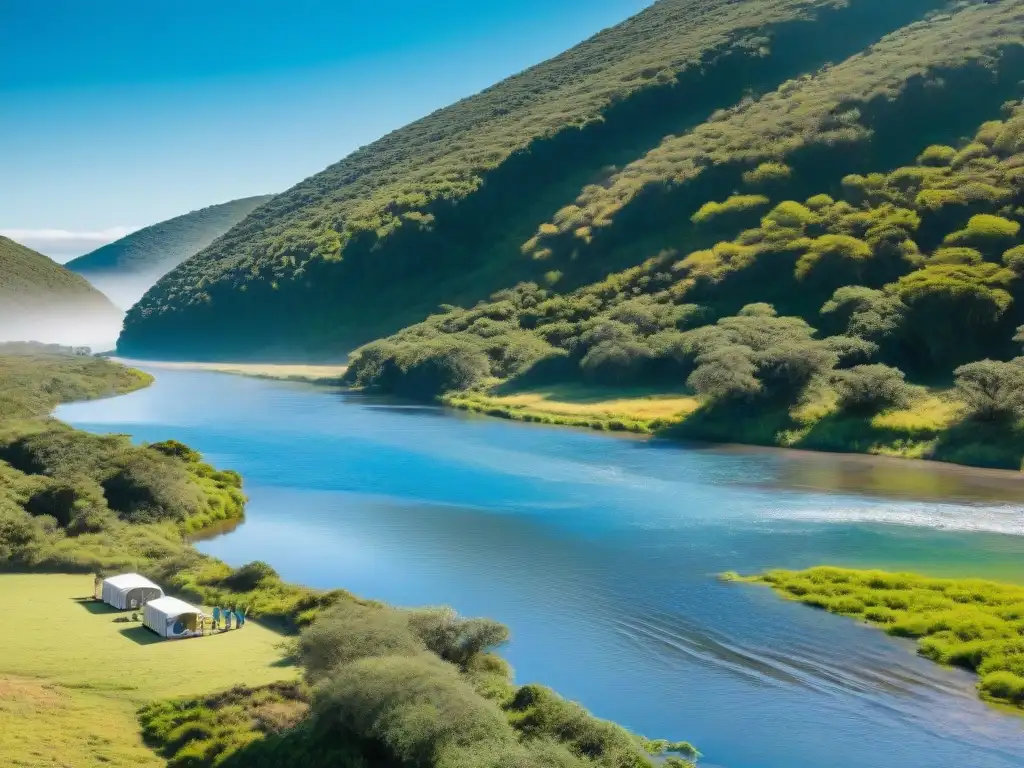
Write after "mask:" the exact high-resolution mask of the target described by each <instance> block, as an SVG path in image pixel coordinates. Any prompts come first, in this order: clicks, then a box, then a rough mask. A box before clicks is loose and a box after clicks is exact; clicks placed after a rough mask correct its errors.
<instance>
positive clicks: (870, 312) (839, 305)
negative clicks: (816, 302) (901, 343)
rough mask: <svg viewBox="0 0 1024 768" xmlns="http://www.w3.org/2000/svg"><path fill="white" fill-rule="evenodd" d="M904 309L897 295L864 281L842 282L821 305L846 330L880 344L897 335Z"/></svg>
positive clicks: (846, 332)
mask: <svg viewBox="0 0 1024 768" xmlns="http://www.w3.org/2000/svg"><path fill="white" fill-rule="evenodd" d="M906 311H907V308H906V306H905V305H904V304H903V302H901V301H900V299H899V297H897V296H895V295H894V294H892V293H888V292H885V291H878V290H875V289H873V288H868V287H866V286H863V285H847V286H843V287H842V288H840V289H838V290H837V291H836V292H835V293H834V294H832V298H831V299H829V300H828V301H827V302H825V304H824V305H823V306H822V308H821V314H822V315H824V316H825V317H826V318H828V319H829V320H831V321H832V322H834V323H836V324H837V326H838V328H839V329H841V330H842V331H843V332H844V333H845V334H847V335H849V336H854V337H857V338H861V339H864V340H866V341H870V342H874V343H875V344H878V345H880V346H884V345H886V344H889V343H891V341H892V340H893V339H894V338H895V337H897V336H898V334H899V333H900V331H901V329H902V325H903V319H904V314H905V313H906Z"/></svg>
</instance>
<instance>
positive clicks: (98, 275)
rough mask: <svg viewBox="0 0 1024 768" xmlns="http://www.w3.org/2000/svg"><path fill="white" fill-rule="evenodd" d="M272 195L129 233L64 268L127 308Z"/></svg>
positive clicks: (74, 260)
mask: <svg viewBox="0 0 1024 768" xmlns="http://www.w3.org/2000/svg"><path fill="white" fill-rule="evenodd" d="M271 197H272V195H261V196H257V197H246V198H243V199H241V200H232V201H231V202H229V203H222V204H220V205H211V206H209V207H207V208H201V209H199V210H197V211H192V212H191V213H186V214H184V215H183V216H175V217H174V218H173V219H168V220H167V221H161V222H160V223H159V224H153V225H151V226H148V227H145V228H143V229H140V230H138V231H137V232H132V233H131V234H130V235H126V236H125V237H122V238H121V239H120V240H117V241H115V242H113V243H108V244H107V245H104V246H103V247H102V248H97V249H96V250H95V251H92V252H91V253H87V254H85V255H84V256H79V257H78V258H77V259H73V260H72V261H70V262H68V263H67V264H66V265H65V266H67V268H68V269H70V270H71V271H72V272H76V273H78V274H80V275H82V276H83V277H85V278H87V279H88V280H90V281H91V282H92V283H93V284H94V285H95V286H96V287H98V288H99V289H100V290H102V291H103V292H104V293H106V294H107V295H108V296H110V297H111V298H112V299H113V300H114V301H116V302H117V303H118V304H119V305H120V306H122V307H124V308H125V309H127V308H128V307H130V306H131V305H132V304H134V303H135V302H136V301H138V300H139V299H140V298H141V297H142V294H144V293H145V292H146V290H147V289H148V288H149V287H150V286H151V285H153V283H155V282H156V281H157V280H159V279H160V278H161V277H163V276H164V275H165V274H167V273H168V272H170V271H171V270H172V269H174V268H175V267H176V266H178V265H179V264H181V262H183V261H185V259H187V258H189V257H190V256H193V255H195V254H196V253H198V252H199V251H201V250H202V249H203V248H205V247H206V246H208V245H210V243H212V242H213V241H214V240H216V239H217V238H218V237H220V236H221V235H223V234H224V233H225V232H227V231H228V230H229V229H231V227H233V226H234V225H235V224H237V223H238V222H239V221H241V220H242V219H244V218H245V217H246V216H248V215H249V214H250V213H251V212H252V211H253V210H254V209H255V208H256V207H257V206H260V205H262V204H263V203H265V202H267V201H268V200H270V199H271Z"/></svg>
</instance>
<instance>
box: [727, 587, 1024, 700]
mask: <svg viewBox="0 0 1024 768" xmlns="http://www.w3.org/2000/svg"><path fill="white" fill-rule="evenodd" d="M726 578H728V579H732V580H737V581H746V582H751V583H757V584H767V585H769V586H770V587H772V589H774V590H775V591H777V592H778V593H779V594H781V595H783V596H784V597H786V598H788V599H790V600H797V601H799V602H801V603H804V604H805V605H809V606H812V607H815V608H821V609H823V610H826V611H829V612H831V613H837V614H841V615H843V616H851V617H854V618H858V619H861V620H863V621H866V622H868V623H870V624H873V625H875V626H878V627H881V628H882V629H884V630H885V632H887V633H888V634H890V635H894V636H896V637H909V638H915V639H916V640H917V641H918V653H920V654H921V655H922V656H924V657H925V658H928V659H931V660H932V661H935V662H938V663H939V664H946V665H951V666H958V667H963V668H965V669H969V670H971V671H973V672H976V673H978V675H979V678H980V679H979V681H978V692H979V694H980V696H981V697H982V698H984V699H986V700H988V701H993V702H998V703H1000V704H1007V705H1010V706H1013V707H1017V708H1020V709H1021V710H1024V587H1022V586H1017V585H1012V584H1000V583H998V582H993V581H983V580H981V579H937V578H930V577H927V576H920V575H917V574H912V573H887V572H885V571H875V570H851V569H847V568H832V567H819V568H811V569H809V570H806V571H786V570H775V571H769V572H767V573H765V574H762V575H759V576H752V577H740V576H737V575H736V574H726Z"/></svg>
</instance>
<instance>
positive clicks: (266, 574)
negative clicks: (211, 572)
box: [221, 560, 281, 592]
mask: <svg viewBox="0 0 1024 768" xmlns="http://www.w3.org/2000/svg"><path fill="white" fill-rule="evenodd" d="M280 580H281V577H280V576H278V575H277V571H275V570H274V569H273V568H272V567H271V566H270V565H269V564H268V563H265V562H263V561H262V560H254V561H253V562H251V563H246V564H245V565H243V566H241V567H240V568H237V569H235V570H234V571H232V572H231V573H230V574H229V575H228V576H226V577H225V578H223V579H221V584H223V585H224V586H226V587H228V588H229V589H233V590H236V591H238V592H251V591H252V590H254V589H257V588H258V587H259V586H260V585H261V584H265V583H266V582H272V581H280Z"/></svg>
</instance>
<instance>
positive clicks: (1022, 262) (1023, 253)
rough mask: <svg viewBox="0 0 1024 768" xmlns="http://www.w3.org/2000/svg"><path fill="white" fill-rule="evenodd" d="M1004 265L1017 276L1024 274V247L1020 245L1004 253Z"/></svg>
mask: <svg viewBox="0 0 1024 768" xmlns="http://www.w3.org/2000/svg"><path fill="white" fill-rule="evenodd" d="M1003 264H1004V265H1005V266H1007V267H1009V268H1010V269H1012V270H1013V271H1014V273H1016V274H1017V275H1022V274H1024V245H1018V246H1016V247H1015V248H1011V249H1010V250H1008V251H1007V252H1006V253H1004V254H1003Z"/></svg>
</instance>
